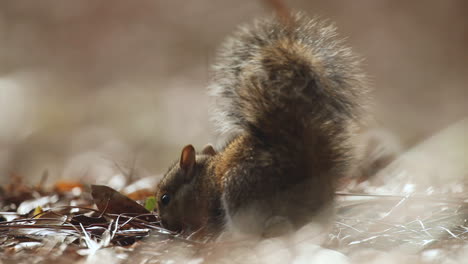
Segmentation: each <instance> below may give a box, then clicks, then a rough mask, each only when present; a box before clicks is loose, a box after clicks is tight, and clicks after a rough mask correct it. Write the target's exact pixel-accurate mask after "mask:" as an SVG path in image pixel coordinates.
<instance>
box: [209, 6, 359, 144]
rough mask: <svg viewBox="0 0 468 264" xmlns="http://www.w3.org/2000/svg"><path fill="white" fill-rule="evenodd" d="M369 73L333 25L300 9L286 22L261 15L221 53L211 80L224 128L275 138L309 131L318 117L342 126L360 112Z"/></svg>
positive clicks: (319, 120)
mask: <svg viewBox="0 0 468 264" xmlns="http://www.w3.org/2000/svg"><path fill="white" fill-rule="evenodd" d="M364 79H365V77H364V74H363V73H362V72H361V71H360V67H359V60H358V59H356V57H355V56H354V55H353V54H352V53H351V51H350V49H349V48H347V47H346V46H344V45H343V43H342V41H341V40H339V39H337V38H336V32H335V27H334V26H333V25H327V24H326V23H323V22H320V21H318V20H316V19H308V18H306V17H304V16H302V15H300V14H297V15H293V16H292V21H290V23H287V24H281V22H280V21H278V20H276V19H275V18H269V19H264V20H258V21H256V22H255V23H254V25H253V26H252V27H243V28H241V29H240V30H239V31H238V32H237V33H236V34H235V35H234V36H233V37H231V38H230V39H228V40H227V41H226V43H225V44H224V46H223V47H222V49H221V51H220V53H219V57H218V61H217V63H216V66H215V76H214V82H213V84H212V85H211V87H210V91H211V94H212V95H214V98H215V109H213V112H214V113H213V114H214V119H215V122H216V124H217V126H218V129H219V130H220V132H221V133H228V134H229V133H237V132H242V131H248V132H249V133H250V134H252V135H257V136H259V137H262V138H263V139H268V138H271V139H272V140H276V139H279V138H282V137H291V136H295V137H303V136H304V132H303V128H304V126H306V125H308V124H311V123H313V125H311V126H312V127H315V128H317V127H320V126H322V125H323V126H328V124H330V127H341V128H343V127H344V126H347V124H348V123H349V121H352V120H356V119H357V117H358V116H359V112H360V107H361V102H362V98H363V96H364V94H365V92H366V87H365V85H364ZM324 129H325V128H324ZM335 132H336V131H335ZM335 132H331V133H335ZM336 133H338V134H339V132H336Z"/></svg>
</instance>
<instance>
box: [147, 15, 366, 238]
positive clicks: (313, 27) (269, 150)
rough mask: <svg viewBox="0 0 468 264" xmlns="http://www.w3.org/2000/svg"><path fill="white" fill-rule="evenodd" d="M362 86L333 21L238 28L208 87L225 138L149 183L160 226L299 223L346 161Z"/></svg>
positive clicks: (326, 200)
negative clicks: (217, 147)
mask: <svg viewBox="0 0 468 264" xmlns="http://www.w3.org/2000/svg"><path fill="white" fill-rule="evenodd" d="M367 91H368V89H367V85H366V76H365V74H364V73H363V72H362V70H361V68H360V59H358V57H357V56H355V55H354V54H353V53H352V51H351V50H350V48H348V47H347V46H346V45H345V44H344V42H343V40H341V39H339V38H337V34H336V29H335V27H334V25H331V24H329V23H327V22H323V21H320V20H318V19H316V18H312V19H311V18H308V17H307V16H305V15H303V14H292V15H291V16H290V19H289V21H285V20H284V19H278V18H277V17H274V16H273V17H267V18H264V19H259V20H256V21H255V22H254V23H253V25H251V26H243V27H241V28H240V29H239V30H238V31H237V32H236V33H234V35H233V36H232V37H230V38H228V39H227V40H226V42H225V43H224V45H222V48H221V49H220V51H219V55H218V58H217V61H216V63H215V67H214V78H213V82H212V84H211V85H210V86H209V92H210V94H211V95H212V96H213V97H214V110H213V113H214V120H215V123H216V125H217V126H218V130H219V131H220V133H221V134H224V135H229V139H228V140H227V141H226V143H225V145H224V147H222V148H221V149H220V150H218V151H215V149H214V148H213V146H211V145H207V146H206V147H204V148H203V149H202V151H200V152H196V151H195V149H194V147H193V146H192V145H187V146H185V147H184V148H183V149H182V153H181V156H180V159H179V160H178V161H176V162H175V163H174V164H173V165H172V166H171V167H170V168H169V170H168V171H167V173H166V174H165V175H164V177H163V178H162V180H161V181H160V182H159V184H158V186H157V190H156V197H157V199H158V202H157V210H158V213H159V216H160V219H161V224H162V226H163V227H165V228H167V229H169V230H173V231H184V232H195V231H197V230H201V229H203V230H205V231H206V232H207V233H210V234H218V233H220V232H222V231H223V230H226V229H230V230H236V231H240V232H243V233H252V234H260V235H264V234H265V232H267V230H268V228H269V226H270V225H271V222H272V221H273V222H275V220H276V219H280V222H281V221H283V220H284V221H286V222H287V223H289V224H290V226H292V227H293V228H300V227H301V226H303V225H305V224H306V223H308V222H309V221H311V219H313V218H314V216H316V215H317V214H319V212H320V210H322V209H324V208H326V207H327V206H330V205H331V204H332V203H333V201H334V192H335V185H336V182H337V179H338V178H340V177H341V176H344V175H346V174H347V173H349V171H350V170H351V168H352V165H353V160H354V154H353V149H354V145H353V140H352V139H353V131H354V129H355V127H357V125H358V124H359V123H360V120H361V117H362V115H363V113H364V111H363V109H364V107H363V106H364V105H365V101H366V100H365V99H366V95H367Z"/></svg>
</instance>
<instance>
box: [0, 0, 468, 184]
mask: <svg viewBox="0 0 468 264" xmlns="http://www.w3.org/2000/svg"><path fill="white" fill-rule="evenodd" d="M285 2H286V4H287V5H288V6H289V7H291V8H293V9H295V10H301V11H304V12H305V13H307V14H310V15H318V16H320V17H323V18H326V19H330V20H331V21H334V22H335V23H336V25H337V27H338V29H339V32H340V34H341V36H343V37H346V38H347V41H348V44H349V45H350V46H352V47H353V48H354V50H355V51H356V52H357V53H358V54H360V55H361V56H362V57H364V58H365V65H364V67H365V70H366V72H368V73H369V75H370V77H371V80H372V87H373V89H374V91H373V94H372V95H373V97H374V99H373V104H372V106H371V111H372V115H373V121H372V124H373V126H376V127H380V128H384V129H387V130H388V131H390V132H391V133H393V134H395V135H396V136H397V137H398V138H399V139H400V140H401V142H402V144H403V145H404V146H405V147H407V148H409V147H411V146H413V145H415V144H417V143H418V142H420V141H421V140H423V139H425V138H427V137H429V136H431V135H432V134H434V133H436V132H437V131H439V130H441V129H443V128H445V127H447V126H448V125H450V124H452V123H454V122H456V121H458V120H460V119H462V118H464V117H467V116H468V106H467V102H466V101H467V99H468V53H467V52H466V47H468V17H467V15H466V11H467V10H468V3H467V2H466V1H463V0H447V1H439V0H426V1H394V0H356V1H346V0H340V1H305V0H289V1H288V0H286V1H285ZM271 12H272V10H271V8H269V7H268V6H267V5H266V4H265V2H264V1H253V0H237V1H232V0H231V1H228V0H218V1H208V0H198V1H181V0H172V1H161V0H151V1H149V0H142V1H136V2H135V1H124V0H113V1H110V0H107V1H92V0H81V1H58V0H43V1H25V0H15V1H6V0H3V1H0V43H1V44H0V62H1V63H0V180H1V183H6V182H8V178H9V177H10V176H11V175H12V174H16V175H21V176H23V177H26V178H31V179H33V180H32V183H34V182H37V181H38V177H39V176H40V175H42V174H43V172H44V171H46V170H47V171H48V174H49V181H51V182H52V180H53V179H57V178H65V179H83V180H85V181H88V182H94V181H98V179H97V178H98V177H104V178H106V177H110V176H113V175H115V174H116V173H119V171H120V172H122V171H126V173H128V171H129V170H131V171H133V172H135V173H138V174H139V175H140V176H146V175H157V174H160V173H163V172H164V171H165V169H166V167H167V166H168V165H169V164H170V163H171V162H172V160H174V159H175V158H177V157H178V156H179V151H180V149H181V147H182V146H184V145H185V144H188V143H192V144H194V145H195V146H196V147H198V148H200V147H202V146H203V145H204V144H206V143H208V142H215V141H216V137H215V133H214V131H213V126H212V125H211V123H210V122H209V111H208V102H209V100H208V97H207V95H206V92H205V87H206V85H207V83H208V82H209V76H210V64H211V62H212V61H213V57H214V54H215V52H216V49H217V47H218V46H219V44H220V43H221V42H222V40H223V39H224V38H225V37H226V36H227V35H228V34H230V33H231V32H232V31H233V30H234V29H235V28H236V27H237V26H238V25H239V24H243V23H248V22H250V21H251V20H252V19H254V18H256V17H261V16H263V15H266V14H269V13H271ZM132 168H136V169H132Z"/></svg>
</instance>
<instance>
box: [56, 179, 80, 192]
mask: <svg viewBox="0 0 468 264" xmlns="http://www.w3.org/2000/svg"><path fill="white" fill-rule="evenodd" d="M74 188H80V189H83V184H81V183H80V182H73V181H57V182H56V183H55V185H54V190H55V191H56V192H59V193H66V192H71V191H72V190H73V189H74Z"/></svg>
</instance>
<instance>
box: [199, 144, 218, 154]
mask: <svg viewBox="0 0 468 264" xmlns="http://www.w3.org/2000/svg"><path fill="white" fill-rule="evenodd" d="M201 153H202V154H204V155H210V156H214V155H216V150H214V148H213V146H212V145H211V144H208V145H206V146H205V147H204V148H203V150H202V152H201Z"/></svg>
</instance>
